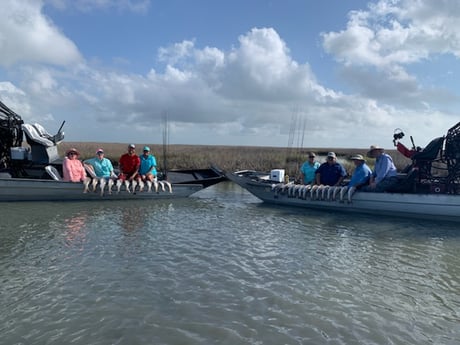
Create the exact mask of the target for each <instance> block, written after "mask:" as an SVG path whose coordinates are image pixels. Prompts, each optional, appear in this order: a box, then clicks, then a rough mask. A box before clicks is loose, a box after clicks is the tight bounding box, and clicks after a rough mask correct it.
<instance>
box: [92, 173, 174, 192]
mask: <svg viewBox="0 0 460 345" xmlns="http://www.w3.org/2000/svg"><path fill="white" fill-rule="evenodd" d="M98 185H99V190H100V193H101V196H103V195H104V192H105V189H106V186H107V193H108V194H112V187H113V186H114V185H115V187H116V191H117V193H120V191H121V186H122V185H124V187H125V190H126V191H127V192H128V193H135V192H143V191H144V190H145V188H147V192H148V193H151V192H152V191H155V193H158V192H159V190H161V191H162V192H165V191H166V189H168V192H169V193H172V186H171V183H169V182H168V181H156V180H154V181H153V182H151V181H146V182H143V181H136V180H133V181H128V180H125V181H122V180H113V179H109V180H108V181H107V180H106V179H105V178H92V179H91V178H89V177H88V178H86V179H85V181H83V186H84V189H83V193H88V192H90V191H92V192H96V191H97V187H98ZM152 187H153V189H152ZM90 189H91V190H90Z"/></svg>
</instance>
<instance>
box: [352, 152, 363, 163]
mask: <svg viewBox="0 0 460 345" xmlns="http://www.w3.org/2000/svg"><path fill="white" fill-rule="evenodd" d="M350 160H352V161H363V162H364V161H365V159H364V157H363V155H359V154H358V155H354V156H351V157H350Z"/></svg>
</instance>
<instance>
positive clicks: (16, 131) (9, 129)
mask: <svg viewBox="0 0 460 345" xmlns="http://www.w3.org/2000/svg"><path fill="white" fill-rule="evenodd" d="M23 123H24V121H23V120H22V119H21V117H20V116H19V115H18V114H16V113H15V112H14V111H12V110H11V109H10V108H8V107H7V106H6V105H5V104H3V103H2V102H1V101H0V170H5V169H8V168H10V164H11V148H12V147H18V146H21V145H22V137H23V132H22V124H23Z"/></svg>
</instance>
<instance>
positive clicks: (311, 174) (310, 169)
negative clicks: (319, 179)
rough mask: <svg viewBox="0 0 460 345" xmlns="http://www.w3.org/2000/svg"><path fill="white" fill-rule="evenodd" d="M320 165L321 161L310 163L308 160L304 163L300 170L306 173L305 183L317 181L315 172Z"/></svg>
mask: <svg viewBox="0 0 460 345" xmlns="http://www.w3.org/2000/svg"><path fill="white" fill-rule="evenodd" d="M319 165H320V164H319V162H314V163H313V164H310V162H309V161H306V162H305V163H303V164H302V166H301V167H300V171H301V172H302V173H303V175H304V179H303V183H304V184H311V183H313V182H315V172H316V170H317V169H318V168H319Z"/></svg>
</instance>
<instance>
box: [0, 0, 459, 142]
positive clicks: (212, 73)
mask: <svg viewBox="0 0 460 345" xmlns="http://www.w3.org/2000/svg"><path fill="white" fill-rule="evenodd" d="M11 3H12V4H14V5H15V6H16V7H15V6H10V7H11V8H10V9H9V11H10V12H11V16H12V17H13V18H14V17H15V16H16V17H18V18H25V19H24V20H23V22H24V23H25V24H24V25H23V28H22V29H21V30H19V29H17V28H14V25H13V24H15V23H16V22H15V21H14V20H13V19H9V20H6V21H4V22H3V23H0V46H2V44H3V41H2V40H1V38H2V37H7V43H8V44H10V46H9V48H8V46H7V45H4V47H7V48H8V49H6V50H5V52H6V54H4V56H0V65H3V66H5V68H7V69H9V70H14V75H15V80H16V81H15V83H9V84H6V83H3V84H0V97H1V98H2V100H4V99H5V97H9V98H8V100H11V101H12V103H13V104H15V105H18V104H25V105H27V104H30V105H33V109H34V111H33V113H32V112H31V111H30V109H29V110H27V109H25V110H24V113H21V112H19V113H20V114H21V115H23V116H24V117H25V119H26V120H27V121H30V120H31V119H32V118H34V119H36V118H39V117H41V118H42V120H44V121H48V120H53V121H58V122H59V121H61V120H64V119H65V120H67V121H68V125H67V126H68V129H66V133H68V135H70V140H91V141H94V140H102V141H120V140H122V141H147V142H148V141H149V140H150V139H151V138H152V136H156V135H155V134H154V133H160V123H161V119H162V117H163V116H164V115H165V114H166V115H167V116H168V119H169V121H170V123H171V124H172V125H171V127H172V131H173V132H174V135H175V137H176V138H180V139H179V140H181V139H182V142H189V143H213V144H229V143H232V144H242V145H248V144H251V143H252V144H264V145H286V143H287V136H288V134H289V131H290V126H291V121H292V116H293V114H296V115H297V116H299V117H300V118H302V119H303V121H305V123H306V130H307V134H306V138H307V139H306V141H305V145H308V146H323V147H334V146H349V147H367V146H369V144H371V143H370V142H369V141H372V144H379V145H385V143H389V142H391V135H392V131H393V129H394V128H396V127H402V128H404V129H406V128H409V129H410V127H411V126H412V125H413V124H414V123H417V124H418V125H419V127H421V128H418V129H417V132H418V133H419V135H420V137H421V138H422V139H421V142H420V144H423V143H422V142H424V141H427V140H428V139H431V137H432V134H431V133H432V132H433V131H436V132H438V133H439V134H442V133H443V132H444V131H445V129H446V128H448V127H450V126H451V125H452V122H453V121H452V117H451V115H450V114H449V113H448V112H446V111H445V110H444V112H443V110H440V109H439V108H437V107H436V105H438V104H440V103H449V102H450V103H455V102H458V100H457V99H456V98H458V95H455V93H454V92H453V91H446V90H442V89H436V88H434V87H433V88H427V87H423V86H421V85H420V82H419V80H418V76H417V75H416V74H415V73H411V72H410V69H409V67H410V66H411V65H412V64H414V63H423V62H424V61H426V60H427V59H429V58H430V57H431V56H432V55H433V54H444V53H448V54H452V55H455V56H456V55H457V54H458V53H457V52H458V47H457V48H455V47H456V43H455V42H452V41H451V39H456V40H458V38H457V37H456V36H455V35H456V34H457V33H456V32H455V29H454V28H453V27H449V28H445V27H444V26H446V25H452V23H453V21H454V19H455V18H457V17H458V15H457V14H456V13H457V12H458V9H457V10H456V9H455V6H454V4H453V3H452V4H451V2H449V1H443V2H442V4H441V5H439V7H440V8H436V7H437V6H435V5H436V4H438V2H435V1H433V2H430V1H425V2H424V3H423V4H422V3H421V2H415V1H399V2H398V1H383V0H382V1H379V2H378V3H376V4H374V5H370V7H369V9H368V10H367V11H356V12H352V13H351V14H350V20H349V22H348V25H347V27H346V28H345V29H344V30H343V31H339V32H329V33H325V34H323V36H322V37H323V40H324V41H323V42H324V48H325V49H326V51H327V52H329V53H330V54H332V55H333V56H334V57H335V58H336V59H337V60H338V61H339V62H340V63H342V65H343V68H342V69H341V76H342V77H343V78H344V80H345V81H346V82H347V86H351V89H352V90H354V92H356V93H354V94H352V93H348V94H347V93H345V92H342V91H340V90H335V89H332V88H330V87H329V88H328V87H325V86H324V85H323V84H322V83H321V81H318V80H317V77H316V76H315V73H314V72H313V71H312V69H311V66H310V65H309V64H308V63H299V62H297V61H295V60H294V59H293V58H292V56H291V54H290V51H289V48H288V45H287V43H286V42H285V41H284V40H283V39H282V38H281V37H280V36H279V34H278V32H277V31H276V30H275V29H273V28H253V29H251V30H249V31H248V32H247V33H245V34H243V35H241V36H240V37H239V38H238V44H237V45H236V46H234V47H232V48H231V49H229V50H228V51H225V50H222V49H218V48H216V47H212V46H206V47H204V48H199V47H197V43H196V42H197V40H198V39H193V40H184V41H182V42H178V43H174V44H171V45H170V46H167V47H161V48H159V49H158V55H157V59H158V62H159V63H162V64H163V66H164V68H163V69H160V68H159V67H156V69H153V68H152V69H151V70H150V71H149V72H148V73H147V74H145V75H142V74H134V73H128V72H121V71H119V70H111V69H110V67H107V66H104V69H101V66H100V65H97V64H91V62H88V61H84V60H83V58H82V57H81V56H80V53H79V52H78V49H77V47H76V46H75V45H74V44H73V43H72V42H71V41H70V40H69V39H67V38H66V37H65V36H64V35H63V34H62V33H60V32H59V30H57V29H56V28H55V26H54V25H53V23H52V22H51V21H50V20H49V19H47V18H46V17H45V16H44V14H43V13H42V11H41V9H42V7H43V3H42V2H40V1H25V2H24V1H23V2H21V4H22V5H21V6H22V7H20V5H17V4H16V2H15V1H12V2H11ZM47 3H49V4H50V3H51V0H48V2H47ZM52 3H53V5H54V6H56V7H60V8H62V9H65V8H67V7H68V6H75V7H78V6H80V7H81V8H86V10H96V9H102V8H104V9H108V10H110V9H113V8H115V7H116V6H118V7H119V6H122V4H125V6H128V5H129V4H131V5H133V4H138V5H139V6H141V5H142V4H147V3H148V2H147V1H139V2H130V1H77V2H75V3H73V2H69V1H65V0H53V1H52ZM449 4H451V5H452V7H451V8H450V9H448V8H447V6H448V5H449ZM85 6H86V7H85ZM128 7H129V6H128ZM141 7H142V6H141ZM443 8H444V9H443ZM433 13H434V14H433ZM455 16H457V17H455ZM453 17H455V18H453ZM26 19H27V20H26ZM457 19H458V18H457ZM34 23H35V24H34ZM36 23H39V24H40V25H38V24H36ZM26 24H27V25H26ZM37 30H38V32H40V33H42V34H43V33H44V35H39V36H40V37H45V38H46V37H49V38H53V47H54V49H50V47H49V46H48V44H49V43H48V42H47V39H41V40H37V35H36V34H37ZM47 35H48V36H47ZM445 35H447V38H446V36H445ZM16 41H22V42H25V43H26V47H25V48H22V49H23V50H22V51H21V54H19V52H17V51H16V49H13V48H15V47H13V43H14V42H16ZM423 41H426V42H427V44H424V43H423ZM30 42H34V44H32V43H30ZM458 42H460V40H458ZM2 47H3V46H2ZM56 47H57V48H58V49H56ZM2 52H3V50H2ZM55 52H58V53H55ZM18 62H21V63H22V64H21V68H17V67H14V65H15V64H17V63H18ZM127 65H129V64H127ZM41 114H42V115H41ZM39 122H40V121H39ZM55 127H56V126H55ZM51 131H52V130H51ZM155 131H156V132H155ZM156 139H158V138H156ZM158 141H159V140H158Z"/></svg>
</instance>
